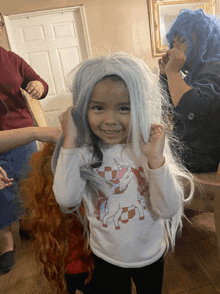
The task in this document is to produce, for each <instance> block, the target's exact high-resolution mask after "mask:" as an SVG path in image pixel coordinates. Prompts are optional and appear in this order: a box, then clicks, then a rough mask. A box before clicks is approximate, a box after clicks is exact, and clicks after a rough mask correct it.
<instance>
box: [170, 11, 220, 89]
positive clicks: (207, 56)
mask: <svg viewBox="0 0 220 294" xmlns="http://www.w3.org/2000/svg"><path fill="white" fill-rule="evenodd" d="M176 34H178V35H181V36H183V37H184V38H185V39H186V41H187V43H188V49H187V54H186V58H187V61H186V63H185V65H184V67H183V69H182V71H183V72H185V71H188V74H187V75H186V78H185V80H186V82H187V83H188V84H190V81H191V79H192V77H193V74H194V71H195V70H196V68H197V67H198V66H199V65H201V64H203V63H206V62H210V61H217V60H218V61H219V60H220V20H219V19H218V18H217V16H213V15H209V14H205V13H204V11H203V9H198V10H190V9H183V10H181V11H180V13H179V15H178V17H177V19H176V20H175V22H174V24H173V25H172V27H171V28H170V30H169V32H168V33H167V35H166V38H167V40H168V42H169V44H170V48H172V47H173V44H172V42H173V38H174V37H175V35H176Z"/></svg>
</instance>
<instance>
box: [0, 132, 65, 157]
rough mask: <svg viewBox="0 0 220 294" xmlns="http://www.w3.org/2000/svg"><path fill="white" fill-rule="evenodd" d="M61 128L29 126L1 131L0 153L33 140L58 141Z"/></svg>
mask: <svg viewBox="0 0 220 294" xmlns="http://www.w3.org/2000/svg"><path fill="white" fill-rule="evenodd" d="M61 133H62V131H61V129H60V128H54V127H27V128H20V129H13V130H6V131H0V153H2V152H5V151H8V150H11V149H14V148H18V147H20V146H23V145H26V144H29V143H31V142H33V141H36V140H38V141H40V142H48V143H56V142H57V140H58V139H59V137H60V136H61Z"/></svg>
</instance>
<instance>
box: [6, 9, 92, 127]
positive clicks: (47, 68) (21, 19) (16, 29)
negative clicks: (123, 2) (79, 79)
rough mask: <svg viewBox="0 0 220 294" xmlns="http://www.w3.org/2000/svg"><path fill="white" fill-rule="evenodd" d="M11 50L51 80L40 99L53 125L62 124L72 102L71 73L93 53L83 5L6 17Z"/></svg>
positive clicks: (49, 122) (47, 117) (46, 78)
mask: <svg viewBox="0 0 220 294" xmlns="http://www.w3.org/2000/svg"><path fill="white" fill-rule="evenodd" d="M4 20H5V24H6V30H7V33H8V38H9V44H10V47H11V50H12V51H14V52H15V53H17V54H18V55H20V56H21V57H22V58H24V60H25V61H27V62H28V63H29V64H30V65H31V67H32V68H33V69H34V70H35V71H36V72H37V73H38V74H39V75H40V76H41V77H42V78H43V79H44V80H45V81H46V82H47V83H48V85H49V93H48V95H47V97H46V98H45V99H43V100H40V102H41V105H42V107H43V110H44V112H45V115H46V119H47V123H48V125H50V126H60V123H59V119H58V117H59V114H60V113H61V112H62V111H64V110H66V109H67V107H69V106H70V105H71V104H72V94H71V93H70V91H69V89H68V86H67V82H66V80H67V76H68V73H69V72H70V71H71V70H72V69H73V68H74V67H75V66H76V65H77V64H78V63H79V62H80V61H81V60H84V59H86V58H88V57H90V56H91V54H90V46H89V41H88V34H87V29H86V22H85V17H84V12H83V8H82V7H75V8H74V7H72V8H64V9H55V10H47V11H41V12H35V13H25V14H20V15H13V16H8V17H7V16H5V17H4Z"/></svg>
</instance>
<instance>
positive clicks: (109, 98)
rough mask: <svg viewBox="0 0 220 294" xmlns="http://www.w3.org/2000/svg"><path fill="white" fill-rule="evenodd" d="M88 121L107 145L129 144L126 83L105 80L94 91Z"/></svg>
mask: <svg viewBox="0 0 220 294" xmlns="http://www.w3.org/2000/svg"><path fill="white" fill-rule="evenodd" d="M88 120H89V124H90V127H91V130H92V131H93V133H94V134H95V135H96V136H98V137H99V138H100V139H101V140H102V141H104V142H105V143H107V144H122V143H126V142H127V137H128V134H129V127H130V101H129V94H128V90H127V87H126V85H125V83H124V82H123V81H121V80H116V81H115V80H112V79H111V78H110V77H107V78H104V79H103V80H102V81H100V82H99V83H97V84H96V85H95V87H94V89H93V91H92V95H91V100H90V103H89V110H88Z"/></svg>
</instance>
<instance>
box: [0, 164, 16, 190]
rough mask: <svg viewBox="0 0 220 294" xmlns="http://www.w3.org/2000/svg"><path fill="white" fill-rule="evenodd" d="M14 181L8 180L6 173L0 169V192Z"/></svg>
mask: <svg viewBox="0 0 220 294" xmlns="http://www.w3.org/2000/svg"><path fill="white" fill-rule="evenodd" d="M13 180H14V179H12V178H11V179H9V178H8V176H7V174H6V172H5V171H4V170H3V168H2V167H0V190H2V189H4V188H6V187H9V186H11V185H12V181H13Z"/></svg>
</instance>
